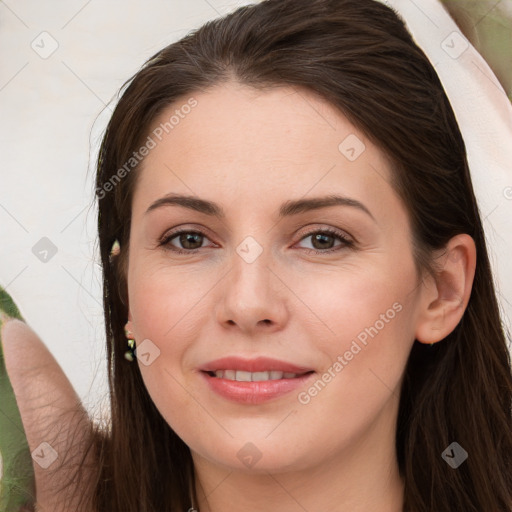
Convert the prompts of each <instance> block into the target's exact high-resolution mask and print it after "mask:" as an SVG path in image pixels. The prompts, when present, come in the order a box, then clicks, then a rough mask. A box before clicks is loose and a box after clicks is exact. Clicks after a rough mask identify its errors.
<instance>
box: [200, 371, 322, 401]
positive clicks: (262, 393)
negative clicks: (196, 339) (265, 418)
mask: <svg viewBox="0 0 512 512" xmlns="http://www.w3.org/2000/svg"><path fill="white" fill-rule="evenodd" d="M201 374H202V376H203V378H204V379H206V382H207V383H208V385H209V386H210V389H212V390H213V391H215V392H216V393H218V394H219V395H221V396H222V397H224V398H227V399H228V400H232V401H233V402H238V403H242V404H261V403H263V402H267V401H269V400H272V399H274V398H277V397H280V396H282V395H285V394H286V393H290V392H291V391H294V390H296V389H297V388H300V387H301V386H304V384H305V383H306V381H308V380H309V379H311V378H312V377H313V376H314V375H315V374H314V372H312V373H308V374H305V375H302V376H301V377H295V378H293V379H276V380H263V381H258V382H239V381H236V380H228V379H221V378H219V377H212V376H211V375H209V374H208V373H206V372H203V371H202V372H201Z"/></svg>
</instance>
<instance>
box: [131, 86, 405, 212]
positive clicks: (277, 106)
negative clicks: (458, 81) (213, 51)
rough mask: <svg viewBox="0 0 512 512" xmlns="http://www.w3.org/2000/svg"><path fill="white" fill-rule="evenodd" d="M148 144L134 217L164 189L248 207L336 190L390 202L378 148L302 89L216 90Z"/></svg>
mask: <svg viewBox="0 0 512 512" xmlns="http://www.w3.org/2000/svg"><path fill="white" fill-rule="evenodd" d="M190 105H194V106H193V107H190ZM150 137H152V138H153V140H154V142H155V146H154V148H153V149H151V150H150V151H149V154H148V155H147V156H146V157H145V159H144V161H143V165H142V168H141V169H140V170H139V172H141V173H142V175H141V176H140V179H139V180H138V185H137V189H138V190H137V191H136V194H135V196H136V197H135V200H134V211H135V209H136V208H138V207H142V206H143V205H144V204H147V203H148V202H149V201H151V200H154V199H155V198H157V197H159V196H161V195H164V194H165V193H168V192H179V193H186V194H192V195H194V194H197V195H200V196H202V197H209V198H213V197H215V198H216V199H215V200H216V201H219V202H224V203H230V204H240V205H242V204H247V202H248V201H249V202H253V203H254V205H253V207H255V206H258V205H263V204H266V203H267V199H268V200H269V201H272V199H273V198H276V200H277V197H279V201H280V202H281V199H282V198H283V196H287V198H288V197H290V198H292V197H293V198H297V197H302V196H304V195H307V194H309V195H322V194H326V193H334V192H339V193H342V194H346V195H349V194H350V195H351V196H357V197H355V198H357V199H359V200H364V199H365V198H366V200H368V199H369V198H371V197H373V200H375V198H378V200H379V201H380V202H383V203H386V195H388V196H389V197H388V199H391V200H393V197H392V196H394V195H395V194H394V192H393V190H392V189H391V187H390V185H389V183H390V166H389V163H388V161H387V159H386V157H385V155H384V154H383V153H382V151H380V150H379V149H378V148H377V147H376V146H375V145H374V144H372V143H371V142H370V141H369V140H368V139H367V138H366V137H365V135H364V134H363V133H361V132H360V131H359V130H358V129H356V128H355V126H353V125H352V124H351V123H350V122H349V121H348V120H347V119H346V118H345V116H344V115H343V114H342V113H341V112H340V111H339V110H338V109H336V108H335V107H334V106H333V105H331V104H330V103H329V102H327V101H325V100H324V99H323V98H321V97H319V96H318V95H316V94H315V93H313V92H311V91H308V90H305V89H302V88H295V87H293V88H292V87H275V88H272V89H267V90H257V89H254V88H252V87H248V86H243V85H240V84H238V83H235V82H230V83H226V84H222V85H218V86H215V87H214V88H211V89H209V90H208V91H206V92H204V91H203V92H198V93H195V94H191V95H190V96H186V97H182V98H181V99H180V100H178V101H176V102H174V103H173V104H172V105H169V107H168V108H166V109H165V111H163V112H162V113H161V114H160V115H159V116H158V117H157V118H156V119H155V120H154V122H153V124H152V126H151V127H150ZM394 199H395V200H396V197H395V198H394ZM256 203H257V204H256Z"/></svg>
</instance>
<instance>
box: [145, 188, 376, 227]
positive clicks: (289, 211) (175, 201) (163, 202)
mask: <svg viewBox="0 0 512 512" xmlns="http://www.w3.org/2000/svg"><path fill="white" fill-rule="evenodd" d="M163 206H181V207H183V208H188V209H190V210H194V211H197V212H200V213H204V214H205V215H210V216H212V217H217V218H219V219H223V218H225V217H226V214H225V212H224V210H223V209H222V207H221V206H219V205H218V204H216V203H214V202H212V201H208V200H206V199H200V198H198V197H195V196H187V195H181V194H174V193H170V194H167V195H165V196H164V197H161V198H160V199H157V200H156V201H155V202H154V203H152V204H151V205H150V207H149V208H148V209H147V210H146V214H148V213H149V212H151V211H153V210H156V209H157V208H161V207H163ZM330 206H350V207H353V208H357V209H358V210H361V211H363V212H364V213H366V214H367V215H369V216H370V217H371V218H372V219H373V220H374V221H375V222H377V221H376V220H375V217H374V216H373V215H372V213H371V212H370V210H368V208H367V207H366V206H365V205H364V204H363V203H361V202H360V201H357V200H356V199H352V198H350V197H345V196H340V195H336V194H334V195H328V196H324V197H313V198H309V199H297V200H290V201H286V202H285V203H283V204H282V205H281V207H280V208H279V217H280V218H283V217H290V216H292V215H298V214H300V213H304V212H307V211H312V210H319V209H320V208H328V207H330Z"/></svg>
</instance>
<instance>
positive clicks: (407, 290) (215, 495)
mask: <svg viewBox="0 0 512 512" xmlns="http://www.w3.org/2000/svg"><path fill="white" fill-rule="evenodd" d="M193 96H194V98H196V100H197V101H198V104H197V106H196V107H195V108H194V109H192V111H191V112H190V113H189V114H188V115H187V116H185V117H184V118H183V119H180V122H179V124H177V125H175V126H174V127H173V129H172V131H170V132H169V134H168V135H166V136H165V137H163V139H162V141H161V142H159V143H158V144H157V145H156V147H155V148H153V149H151V151H150V152H149V154H148V155H147V157H146V158H145V161H144V164H143V167H142V169H141V170H140V172H141V174H140V176H139V180H138V182H137V186H136V189H135V194H134V197H133V211H132V224H131V233H130V244H129V265H128V292H129V324H128V326H129V328H130V330H131V331H132V332H133V333H134V337H135V339H136V341H137V344H140V343H141V342H142V341H143V340H146V339H148V340H150V341H151V344H152V345H151V346H152V347H154V346H156V347H158V349H159V350H160V354H159V356H158V357H156V358H155V359H154V360H153V361H152V362H151V364H148V365H145V364H143V363H142V362H141V361H140V360H139V359H137V360H136V362H134V363H132V364H139V367H140V370H141V372H142V376H143V379H144V382H145V385H146V387H147V389H148V392H149V394H150V395H151V397H152V399H153V400H154V402H155V404H156V406H157V407H158V409H159V411H160V412H161V414H162V415H163V417H164V418H165V419H166V421H167V422H168V423H169V425H170V426H171V427H172V428H173V429H174V431H175V432H176V433H177V434H178V435H179V436H180V437H181V438H182V439H183V440H184V442H185V443H186V444H187V445H188V446H189V447H190V449H191V453H192V457H193V460H194V465H195V470H196V478H197V482H198V488H199V493H198V494H199V503H198V504H196V505H198V506H199V507H200V510H201V511H202V512H203V511H204V512H220V511H222V512H233V511H235V510H236V511H239V510H247V511H251V512H263V511H267V510H269V508H271V509H272V510H280V511H282V512H295V511H297V512H298V511H304V510H307V511H313V510H331V511H333V512H341V511H351V512H363V511H364V512H367V511H370V510H380V511H382V512H398V511H400V510H401V508H402V504H403V492H404V484H403V481H402V480H401V478H400V477H399V474H398V466H397V462H396V456H395V452H394V450H395V423H396V417H397V413H398V405H399V396H400V384H401V382H402V377H403V372H404V369H405V365H406V361H407V357H408V355H409V352H410V350H411V347H412V344H413V342H414V340H415V339H417V340H418V341H420V342H422V343H434V342H437V341H439V340H442V339H443V338H444V337H445V336H446V335H447V334H449V333H450V332H451V331H452V330H453V329H454V328H455V327H456V325H457V323H458V322H459V321H460V319H461V317H462V314H463V312H464V309H465V307H466V305H467V302H468V300H469V295H470V291H471V285H472V281H473V276H474V267H475V259H476V256H475V247H474V243H473V241H472V239H471V238H470V237H469V236H467V235H458V236H456V237H454V238H453V239H452V240H451V241H450V242H449V244H448V245H447V247H446V249H447V250H446V252H445V253H440V254H439V258H438V261H437V263H438V264H439V265H440V272H439V273H438V275H437V277H436V278H435V279H434V278H432V277H429V276H428V277H427V276H425V278H424V279H423V280H420V279H419V277H418V275H417V273H416V268H415V265H414V260H413V256H412V247H411V233H410V226H409V222H408V215H407V211H406V210H405V207H404V205H403V203H402V202H401V200H400V199H399V197H398V196H397V194H396V192H395V191H394V190H393V189H392V188H391V186H390V185H389V182H390V177H391V169H390V165H389V162H388V161H387V160H386V158H385V157H384V155H383V153H382V152H381V151H380V150H379V149H378V148H377V147H376V146H375V145H374V144H372V143H371V142H370V140H369V139H368V138H367V137H366V136H364V134H362V133H361V132H360V131H359V130H357V129H356V128H355V127H354V126H353V125H352V124H351V123H350V122H349V121H348V120H347V119H346V118H345V117H344V116H342V115H341V114H340V113H339V112H337V111H336V110H335V109H334V108H333V107H332V106H330V105H329V104H328V103H326V102H325V101H323V100H321V99H320V98H318V97H316V96H314V95H313V94H311V93H308V92H307V91H304V90H300V91H298V90H296V89H291V88H280V89H275V90H272V91H265V92H262V91H256V90H254V89H251V88H247V87H245V86H240V85H239V84H236V83H229V84H223V85H222V86H219V87H215V88H213V89H211V90H209V91H208V92H206V93H205V92H201V93H197V94H194V95H193ZM186 100H187V98H185V99H184V100H183V102H176V104H174V105H172V106H170V107H169V108H168V109H167V110H166V111H165V112H162V114H161V115H160V117H159V118H158V119H155V120H154V123H153V127H152V128H151V130H152V129H154V128H155V127H157V126H158V125H159V124H160V123H162V122H165V121H166V120H168V119H169V117H170V115H172V113H173V112H174V111H175V110H176V108H179V107H180V105H182V104H184V103H185V102H186ZM351 134H352V135H356V136H357V137H358V138H359V139H360V141H362V142H363V143H364V145H365V150H364V151H363V152H362V153H361V154H360V156H359V157H358V158H356V159H355V160H353V161H351V160H349V159H348V158H347V157H346V156H345V155H344V154H342V152H340V150H339V149H338V146H339V145H340V143H341V142H342V141H343V140H344V139H345V138H346V137H347V136H349V135H351ZM168 193H173V194H183V195H189V196H194V197H196V198H201V199H203V200H208V201H213V202H215V203H216V204H217V205H218V206H219V207H221V208H222V209H223V210H224V212H225V216H224V217H223V218H217V217H214V216H210V215H207V214H206V213H200V212H197V211H193V210H191V209H187V208H184V207H183V206H176V205H172V206H171V205H166V206H161V207H159V208H155V209H153V210H151V211H149V212H147V210H148V208H149V207H150V205H152V204H153V203H154V202H155V201H156V200H158V199H160V198H162V197H163V196H165V195H166V194H168ZM334 194H336V195H340V196H345V197H348V198H351V199H353V200H356V201H358V202H359V203H361V204H362V205H364V207H365V208H366V209H367V210H368V211H369V212H370V214H368V213H367V212H365V211H363V210H362V209H361V208H357V207H354V206H349V205H343V206H340V205H336V206H330V207H327V208H322V209H315V210H310V211H302V212H300V213H298V214H294V215H289V216H284V217H283V218H279V208H280V207H281V205H282V204H283V203H285V202H287V201H292V200H299V199H311V198H313V197H323V196H327V195H334ZM175 228H180V229H183V230H185V231H187V232H190V231H202V232H203V233H204V236H198V237H197V238H196V239H194V238H193V237H192V236H191V235H189V238H188V241H189V244H190V246H187V245H183V244H182V243H180V237H179V236H174V238H172V240H169V241H168V242H167V248H166V247H164V246H163V245H162V246H159V245H158V243H159V242H158V240H159V239H160V238H162V237H163V236H164V235H166V236H167V235H170V233H171V229H173V230H174V229H175ZM325 229H334V230H336V231H338V232H341V234H342V235H343V236H345V237H346V238H347V239H348V240H350V241H352V242H353V246H350V245H346V244H344V243H343V241H342V240H340V239H339V238H337V235H330V234H328V233H325ZM319 233H320V234H321V233H324V238H323V239H321V238H320V239H319V240H318V241H317V243H315V236H314V235H315V234H319ZM249 236H250V237H252V238H253V239H254V240H255V241H256V243H257V246H258V247H260V248H262V249H263V252H261V254H259V255H258V256H257V257H256V258H255V259H254V261H251V262H250V263H248V261H247V260H246V259H244V258H242V257H241V254H242V253H241V252H240V251H238V252H237V248H239V247H240V244H241V243H242V242H243V241H244V240H245V239H246V237H249ZM183 241H185V242H186V241H187V238H186V237H185V236H183V237H181V242H183ZM241 247H247V246H245V245H244V244H242V246H241ZM251 247H252V249H251V250H254V246H251ZM173 248H174V249H181V250H182V251H187V250H188V251H191V250H193V249H195V248H198V251H197V252H195V253H192V254H178V253H177V252H173V251H172V250H171V249H173ZM122 250H123V247H121V251H122ZM314 250H316V251H318V254H314V252H313V251H314ZM328 251H331V252H328ZM397 306H398V307H397ZM394 308H395V309H394ZM390 311H391V313H390ZM386 315H387V316H386ZM265 320H266V321H265ZM378 322H380V323H378ZM20 324H21V323H20V322H17V321H11V322H8V323H7V324H6V326H5V327H4V329H3V331H2V335H3V336H4V338H3V339H4V347H5V349H4V350H5V357H6V363H7V366H8V369H9V375H10V376H11V379H12V381H13V387H14V389H15V392H16V393H17V397H18V399H19V400H20V410H21V413H22V417H23V421H24V424H26V425H27V427H28V429H29V432H28V434H29V436H28V437H29V444H30V446H31V448H32V449H33V448H35V447H36V446H37V445H38V444H39V442H40V439H41V436H42V435H43V434H42V433H41V432H37V433H36V428H35V426H34V425H33V422H34V421H35V420H34V419H33V417H32V416H29V407H28V405H27V406H25V401H26V402H27V403H28V402H30V399H31V398H33V396H34V395H35V394H36V390H35V389H34V390H32V397H31V395H30V393H31V391H30V389H27V386H26V382H25V381H24V380H23V377H22V376H21V370H20V369H19V368H18V366H17V364H16V361H21V355H19V354H18V353H17V350H16V345H17V344H21V343H24V339H26V338H25V337H26V336H27V334H26V331H25V330H24V329H23V328H22V327H21V325H20ZM11 326H12V327H11ZM371 327H373V329H374V331H373V332H374V336H372V337H370V336H368V338H367V344H366V345H364V344H362V343H359V345H360V347H361V349H360V351H358V352H357V353H356V354H355V355H353V357H350V359H349V357H347V356H346V353H347V351H350V348H351V346H353V345H352V343H353V341H354V340H357V339H358V336H359V339H361V337H362V333H364V332H367V331H365V329H370V328H371ZM370 330H371V329H370ZM375 331H377V333H376V334H375ZM37 343H40V344H41V345H42V342H40V341H39V342H37ZM26 344H27V345H29V344H28V343H26ZM32 345H34V341H33V340H32ZM25 349H27V347H25ZM227 355H238V356H242V357H244V358H247V359H251V358H253V357H256V356H260V355H264V356H267V357H272V358H276V359H280V360H284V361H288V362H291V363H294V364H296V365H300V366H306V367H308V368H310V369H312V370H313V371H314V374H313V375H312V376H311V377H310V380H308V381H307V384H305V385H304V386H302V387H299V388H298V389H296V390H294V391H292V392H290V393H286V394H284V395H281V396H279V397H276V398H273V399H272V400H268V401H266V402H263V403H260V404H247V403H238V402H234V401H232V400H229V399H227V398H225V397H223V396H220V395H218V394H216V393H215V392H213V391H212V390H211V389H210V388H209V386H207V385H206V383H205V379H204V376H202V375H201V372H200V371H199V367H200V366H201V365H203V364H204V363H207V362H208V361H211V360H213V359H217V358H220V357H224V356H227ZM349 356H350V354H349ZM339 357H342V358H343V361H344V363H343V368H342V370H341V371H336V370H334V375H335V376H334V377H333V378H332V379H331V380H330V381H329V382H328V383H327V384H326V385H325V386H324V387H323V388H322V389H321V391H319V392H318V393H317V394H314V392H311V391H308V390H310V389H311V387H312V386H314V383H315V382H317V381H318V380H319V379H320V380H321V379H322V376H323V375H324V374H325V372H328V370H329V368H331V373H330V374H331V376H333V373H332V372H333V370H332V368H333V364H334V363H335V362H336V361H340V359H339ZM19 364H20V365H21V363H19ZM52 364H54V368H55V370H56V371H57V368H56V363H52ZM58 370H60V369H58ZM18 374H19V375H18ZM69 387H70V386H69ZM67 389H68V390H69V388H67ZM301 392H302V395H301V396H302V397H303V398H304V396H309V397H310V400H309V401H308V402H307V403H304V400H303V402H301V401H299V399H298V396H299V393H301ZM304 393H306V394H307V393H309V394H307V395H305V394H304ZM72 403H73V396H72V395H71V394H69V396H68V404H67V405H68V406H69V408H70V409H71V408H72ZM41 407H42V405H41ZM45 414H46V415H47V417H49V416H48V414H49V411H48V410H44V411H43V410H41V412H40V415H42V416H44V415H45ZM31 430H32V434H31ZM247 443H252V444H253V445H254V446H255V447H256V449H257V453H258V454H259V455H260V458H259V459H258V460H257V462H256V463H255V464H253V465H251V466H248V465H247V464H244V462H243V461H242V460H241V457H239V456H237V454H238V455H239V451H240V450H241V449H244V447H245V449H246V450H247V446H246V445H247ZM251 450H254V448H251ZM36 478H39V479H43V478H45V474H44V472H43V473H41V472H40V474H39V475H36ZM41 488H43V486H41ZM52 500H54V501H52ZM38 501H40V502H41V503H42V499H41V500H40V499H39V495H38ZM55 503H58V499H57V497H55V496H53V497H51V496H50V497H46V496H45V497H44V503H43V504H42V505H44V506H48V509H50V507H51V505H52V504H55Z"/></svg>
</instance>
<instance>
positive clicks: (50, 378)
mask: <svg viewBox="0 0 512 512" xmlns="http://www.w3.org/2000/svg"><path fill="white" fill-rule="evenodd" d="M1 340H2V345H3V353H4V359H5V367H6V369H7V373H8V376H9V379H10V382H11V385H12V388H13V390H14V395H15V397H16V401H17V403H18V408H19V411H20V415H21V419H22V422H23V427H24V429H25V433H26V436H27V441H28V445H29V448H30V452H31V453H32V463H33V467H34V476H35V485H36V503H35V504H34V506H35V508H34V510H35V511H36V512H58V511H64V510H65V511H73V512H78V511H90V510H92V507H91V502H90V494H91V492H90V490H89V491H88V492H86V491H85V490H86V489H87V486H88V484H90V482H91V481H92V480H91V479H92V478H93V477H94V471H95V466H94V462H95V461H94V460H92V458H91V456H92V454H91V453H89V454H88V455H87V456H86V460H85V466H84V472H83V473H81V474H80V477H79V478H78V481H75V482H72V483H70V479H71V478H72V476H73V475H74V472H75V470H76V468H77V467H78V466H77V465H78V464H80V462H81V459H82V457H83V456H84V455H85V449H84V447H85V445H86V442H87V441H88V440H89V436H90V430H89V428H90V426H91V422H90V418H89V416H88V414H87V411H86V410H85V409H84V407H83V405H82V404H81V402H80V399H79V397H78V395H77V394H76V392H75V390H74V389H73V387H72V385H71V383H70V382H69V380H68V378H67V377H66V375H65V374H64V372H63V370H62V369H61V367H60V366H59V364H58V363H57V361H56V360H55V358H54V357H53V355H52V354H51V353H50V351H49V350H48V349H47V347H46V346H45V345H44V343H43V342H42V341H41V339H40V338H39V336H38V335H37V334H36V333H35V332H34V331H33V330H32V329H31V328H30V327H29V326H28V325H27V324H26V323H24V322H22V321H21V320H18V319H7V321H4V322H3V325H2V329H1ZM68 484H69V485H68ZM80 500H83V501H82V502H81V503H80Z"/></svg>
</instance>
